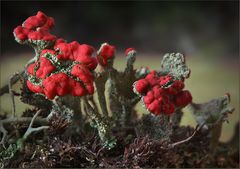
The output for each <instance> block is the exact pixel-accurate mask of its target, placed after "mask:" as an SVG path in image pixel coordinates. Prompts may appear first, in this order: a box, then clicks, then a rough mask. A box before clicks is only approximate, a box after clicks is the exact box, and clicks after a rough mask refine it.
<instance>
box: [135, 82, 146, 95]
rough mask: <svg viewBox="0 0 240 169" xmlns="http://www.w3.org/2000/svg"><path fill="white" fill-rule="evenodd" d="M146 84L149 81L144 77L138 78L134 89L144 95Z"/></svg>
mask: <svg viewBox="0 0 240 169" xmlns="http://www.w3.org/2000/svg"><path fill="white" fill-rule="evenodd" d="M148 86H149V82H148V81H147V80H146V79H140V80H138V81H137V82H136V84H135V89H136V91H137V92H138V93H139V94H141V95H144V94H145V93H146V92H147V90H148Z"/></svg>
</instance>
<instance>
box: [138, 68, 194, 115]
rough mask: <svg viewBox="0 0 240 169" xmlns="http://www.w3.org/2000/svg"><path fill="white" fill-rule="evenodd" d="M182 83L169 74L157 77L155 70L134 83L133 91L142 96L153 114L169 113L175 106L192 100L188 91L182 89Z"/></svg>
mask: <svg viewBox="0 0 240 169" xmlns="http://www.w3.org/2000/svg"><path fill="white" fill-rule="evenodd" d="M183 88H184V83H183V81H181V80H174V78H173V77H172V76H171V75H165V76H160V77H158V75H157V72H156V71H152V72H150V73H149V74H148V75H147V76H146V77H145V78H144V79H140V80H138V81H137V82H135V83H134V89H135V91H136V92H137V93H138V94H140V95H141V96H142V97H143V102H144V104H145V106H146V108H147V109H148V110H149V111H150V112H151V113H153V114H154V115H159V114H161V113H164V114H165V115H171V114H172V113H173V112H174V111H175V108H177V107H185V106H186V105H187V104H189V103H190V102H191V101H192V96H191V94H190V92H189V91H182V89H183Z"/></svg>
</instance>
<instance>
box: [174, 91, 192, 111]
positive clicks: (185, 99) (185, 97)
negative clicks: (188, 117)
mask: <svg viewBox="0 0 240 169" xmlns="http://www.w3.org/2000/svg"><path fill="white" fill-rule="evenodd" d="M190 102H192V95H191V93H190V92H189V91H188V90H184V91H181V92H179V93H178V94H177V95H176V97H175V105H176V106H177V107H185V106H186V105H188V104H189V103H190Z"/></svg>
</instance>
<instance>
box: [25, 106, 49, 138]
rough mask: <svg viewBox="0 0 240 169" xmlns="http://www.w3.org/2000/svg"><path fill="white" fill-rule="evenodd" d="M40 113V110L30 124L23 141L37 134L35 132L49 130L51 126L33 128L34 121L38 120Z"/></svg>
mask: <svg viewBox="0 0 240 169" xmlns="http://www.w3.org/2000/svg"><path fill="white" fill-rule="evenodd" d="M40 113H41V110H38V111H37V113H36V114H35V115H34V116H33V118H32V120H31V122H30V124H29V126H28V129H27V131H26V132H25V134H24V135H23V139H27V137H28V136H29V135H30V134H31V133H33V132H35V131H41V130H43V129H47V128H49V126H40V127H37V128H33V127H32V125H33V122H34V120H35V119H36V118H37V116H38V115H39V114H40Z"/></svg>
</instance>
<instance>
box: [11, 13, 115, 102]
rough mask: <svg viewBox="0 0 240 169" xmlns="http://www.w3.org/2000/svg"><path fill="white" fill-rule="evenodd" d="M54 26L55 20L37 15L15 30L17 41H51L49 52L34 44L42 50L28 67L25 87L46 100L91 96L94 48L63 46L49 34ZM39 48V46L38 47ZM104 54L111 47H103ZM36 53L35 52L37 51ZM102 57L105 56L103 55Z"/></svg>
mask: <svg viewBox="0 0 240 169" xmlns="http://www.w3.org/2000/svg"><path fill="white" fill-rule="evenodd" d="M53 26H54V19H53V18H51V17H47V16H46V15H45V14H44V13H42V12H38V13H37V15H36V16H31V17H29V18H27V19H26V20H25V21H24V23H23V24H22V26H17V27H16V28H15V29H14V35H15V37H16V40H17V41H21V42H23V41H26V40H28V42H30V43H31V42H32V40H45V41H53V45H52V46H48V49H43V48H42V47H41V48H38V47H40V46H41V45H43V47H44V48H45V46H44V45H45V44H44V43H42V42H41V43H35V45H37V49H39V50H41V51H40V52H41V53H40V56H39V57H36V58H37V61H36V62H35V63H32V64H30V65H29V66H28V67H27V73H28V75H29V76H28V80H27V86H28V88H29V89H30V90H31V91H32V92H34V93H42V94H44V95H46V97H47V98H48V99H53V98H54V97H55V96H64V95H67V94H71V95H73V96H83V95H85V94H93V93H94V86H93V75H92V72H91V71H93V70H94V69H95V68H96V67H97V64H98V62H97V59H96V58H94V57H92V54H93V52H94V48H93V47H91V46H89V45H86V44H82V45H80V44H79V43H78V42H76V41H73V42H71V43H66V42H65V40H64V39H61V38H59V39H57V38H56V37H55V36H53V35H51V34H50V33H49V30H50V29H51V28H52V27H53ZM37 42H39V41H37ZM38 45H39V46H38ZM103 49H104V50H103V53H104V54H106V55H109V54H112V53H111V46H109V48H108V49H107V48H106V47H105V48H103ZM39 50H38V51H39ZM104 56H105V55H104Z"/></svg>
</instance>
